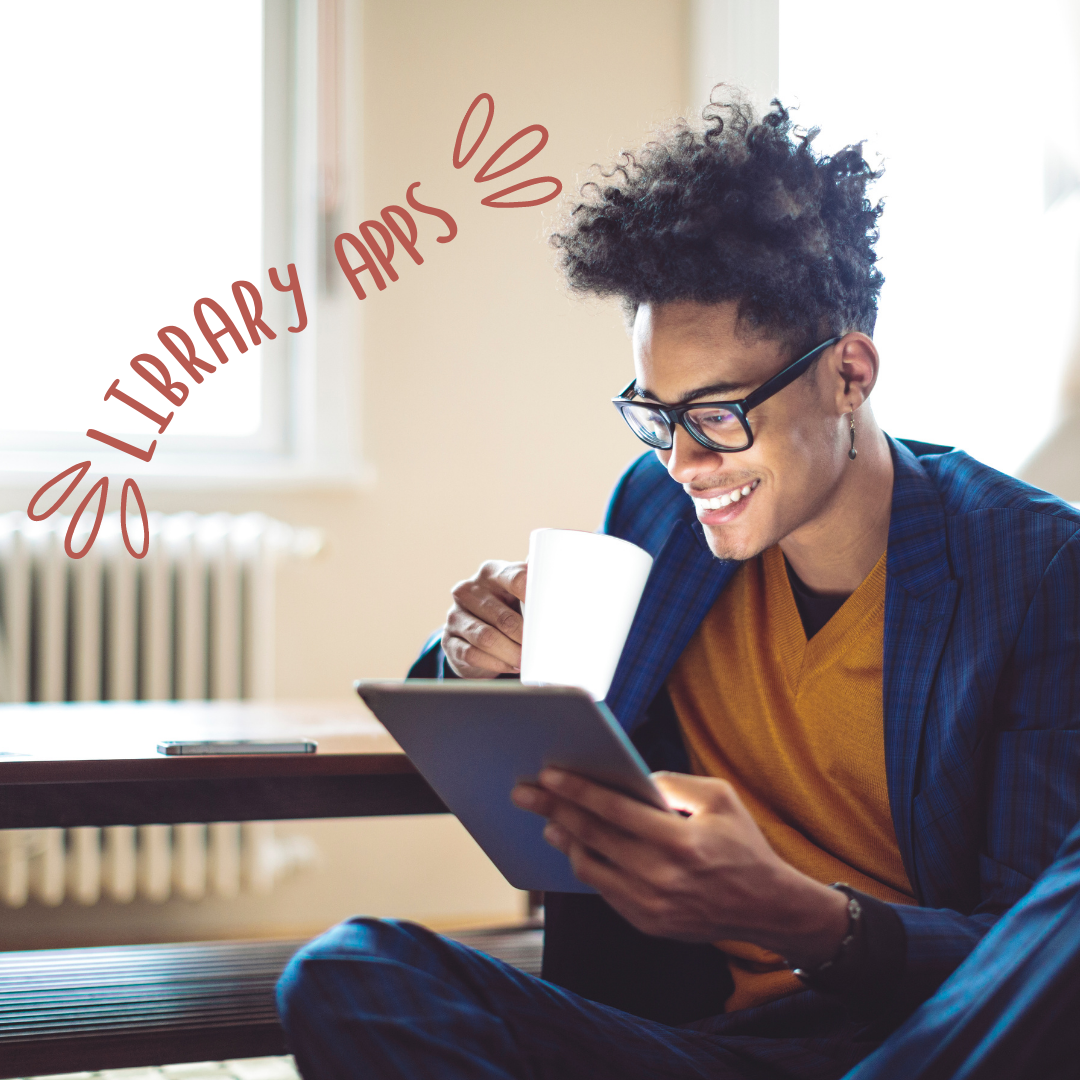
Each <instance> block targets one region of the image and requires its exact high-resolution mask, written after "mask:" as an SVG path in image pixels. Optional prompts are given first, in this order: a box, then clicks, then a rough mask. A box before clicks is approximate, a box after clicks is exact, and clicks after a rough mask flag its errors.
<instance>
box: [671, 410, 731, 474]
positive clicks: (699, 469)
mask: <svg viewBox="0 0 1080 1080" xmlns="http://www.w3.org/2000/svg"><path fill="white" fill-rule="evenodd" d="M665 454H666V455H667V456H666V457H665V456H664V455H665ZM661 460H662V461H663V462H664V464H665V465H666V466H667V471H668V475H669V476H670V477H671V478H672V480H676V481H678V483H680V484H688V483H690V482H691V481H692V480H693V479H694V477H696V476H699V475H700V474H702V473H704V472H708V473H715V472H716V471H717V470H718V469H719V468H720V466H721V465H722V464H723V461H724V455H723V454H721V453H719V452H718V451H716V450H710V449H708V447H705V446H702V445H701V443H699V442H698V441H697V440H696V439H694V438H691V436H690V433H689V432H688V431H686V429H685V428H684V427H683V426H682V424H677V425H676V427H675V436H674V438H673V440H672V446H671V449H670V450H665V451H663V453H662V454H661Z"/></svg>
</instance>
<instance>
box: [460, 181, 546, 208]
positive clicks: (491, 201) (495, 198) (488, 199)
mask: <svg viewBox="0 0 1080 1080" xmlns="http://www.w3.org/2000/svg"><path fill="white" fill-rule="evenodd" d="M534 184H554V185H555V188H554V190H553V191H551V192H549V193H548V194H547V195H541V196H540V198H538V199H527V200H526V199H516V200H514V201H513V202H501V201H500V200H501V199H502V198H503V197H504V196H505V195H513V194H514V192H515V191H523V190H524V189H525V188H531V187H532V186H533V185H534ZM560 191H562V184H560V183H559V181H558V180H556V179H555V177H554V176H537V177H534V178H533V179H532V180H522V181H521V183H520V184H514V185H513V187H507V188H503V189H502V191H495V192H492V193H491V194H490V195H487V196H485V197H484V198H483V199H481V200H480V205H481V206H493V207H495V208H496V209H497V210H515V209H518V208H519V207H525V206H539V205H540V204H541V203H546V202H550V201H551V200H552V199H554V198H555V196H556V195H558V194H559V192H560Z"/></svg>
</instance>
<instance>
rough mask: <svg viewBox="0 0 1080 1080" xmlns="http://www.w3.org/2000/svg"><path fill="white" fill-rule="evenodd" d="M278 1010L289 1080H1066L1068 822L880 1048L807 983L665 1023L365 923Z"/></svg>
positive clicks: (294, 968) (1074, 885)
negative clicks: (1023, 883) (1050, 858)
mask: <svg viewBox="0 0 1080 1080" xmlns="http://www.w3.org/2000/svg"><path fill="white" fill-rule="evenodd" d="M278 1007H279V1011H280V1013H281V1018H282V1022H283V1023H284V1025H285V1030H286V1034H287V1036H288V1041H289V1045H290V1047H291V1048H292V1050H293V1052H294V1053H295V1055H296V1059H297V1063H298V1064H299V1066H300V1071H301V1072H302V1073H303V1075H304V1077H305V1078H306V1080H345V1078H349V1080H353V1078H359V1077H371V1078H373V1080H391V1078H397V1077H403V1078H404V1077H408V1078H409V1080H511V1078H513V1080H525V1078H528V1080H578V1078H580V1080H586V1078H587V1080H609V1078H610V1080H646V1078H647V1080H657V1078H664V1080H683V1078H690V1077H694V1078H706V1077H707V1078H709V1080H729V1078H743V1080H758V1078H761V1080H766V1078H768V1080H832V1078H836V1077H840V1076H844V1075H847V1074H848V1072H849V1070H851V1069H854V1072H851V1073H850V1076H849V1080H899V1078H903V1080H946V1078H954V1080H1000V1078H1002V1077H1009V1078H1010V1080H1024V1078H1026V1077H1033V1078H1038V1080H1059V1078H1060V1080H1064V1078H1065V1077H1074V1078H1075V1077H1077V1076H1080V826H1078V827H1077V828H1076V829H1074V830H1073V832H1072V833H1071V834H1070V836H1069V838H1068V839H1067V840H1066V842H1065V844H1064V846H1063V848H1062V850H1061V852H1060V853H1059V856H1058V859H1057V860H1056V861H1055V863H1054V864H1053V865H1052V866H1051V867H1050V868H1049V869H1048V870H1047V871H1046V873H1044V874H1043V875H1042V877H1041V878H1040V879H1039V881H1038V882H1037V883H1036V885H1035V886H1034V888H1033V889H1032V890H1031V891H1030V892H1029V893H1028V894H1027V896H1025V897H1024V899H1023V900H1021V901H1020V903H1019V904H1017V905H1016V906H1015V907H1014V908H1013V909H1012V910H1011V911H1010V912H1009V913H1008V914H1007V915H1006V916H1005V917H1004V918H1003V919H1002V920H1001V921H1000V922H999V923H998V924H997V925H996V926H995V927H994V929H993V930H991V932H990V933H989V934H987V935H986V937H985V938H984V939H983V940H982V941H981V942H980V943H979V945H978V946H977V947H976V949H975V950H974V951H973V952H972V954H971V956H970V957H969V958H968V959H967V960H966V961H965V962H964V963H963V964H962V965H961V966H960V967H959V968H957V970H956V971H955V973H954V974H953V975H952V976H951V977H950V978H949V980H948V981H947V982H946V983H944V984H943V985H942V987H941V989H940V990H939V991H938V993H937V994H935V995H934V997H932V998H931V999H930V1000H929V1001H927V1002H926V1003H925V1004H924V1005H923V1006H921V1008H920V1009H919V1010H918V1011H917V1012H915V1014H914V1015H913V1016H911V1018H910V1019H909V1020H908V1021H907V1022H906V1023H905V1024H904V1025H903V1026H902V1027H901V1028H900V1029H899V1030H898V1031H896V1032H895V1033H894V1034H892V1035H891V1036H890V1037H889V1038H888V1039H887V1041H886V1042H885V1043H884V1044H883V1045H881V1047H880V1049H876V1047H877V1042H876V1039H875V1036H874V1034H873V1033H872V1031H871V1029H868V1028H865V1027H861V1026H860V1025H859V1024H857V1023H855V1022H854V1021H852V1020H850V1019H848V1018H847V1016H846V1014H845V1012H844V1010H843V1008H842V1007H841V1006H840V1005H839V1004H838V1003H836V1002H834V1001H833V1000H832V999H830V998H828V997H826V996H825V995H821V994H817V993H814V992H812V991H805V992H803V993H800V994H797V995H795V996H794V997H791V998H786V999H783V1000H781V1001H778V1002H773V1003H772V1004H770V1005H765V1006H762V1007H761V1008H758V1009H747V1010H744V1011H742V1012H737V1013H732V1014H730V1015H722V1016H717V1017H711V1018H709V1019H706V1020H697V1021H694V1022H693V1023H691V1024H686V1025H682V1026H678V1027H673V1026H668V1025H664V1024H660V1023H656V1022H654V1021H650V1020H642V1019H641V1018H639V1017H636V1016H632V1015H630V1014H629V1013H624V1012H620V1011H619V1010H618V1009H613V1008H610V1007H608V1006H605V1005H599V1004H597V1003H595V1002H592V1001H589V1000H587V999H585V998H582V997H579V996H577V995H576V994H573V993H570V992H569V991H567V990H563V989H561V988H559V987H557V986H554V985H552V984H551V983H546V982H543V981H542V980H540V979H537V978H534V977H532V976H530V975H525V974H523V973H522V972H520V971H517V970H516V969H515V968H512V967H510V966H509V965H507V964H503V963H501V962H500V961H498V960H495V959H493V958H491V957H489V956H485V955H484V954H482V953H478V952H476V951H475V950H473V949H470V948H468V947H466V946H463V945H459V944H457V943H455V942H452V941H448V940H446V939H445V938H441V937H439V936H438V935H436V934H432V933H431V932H430V931H427V930H425V929H423V928H422V927H419V926H414V925H411V924H408V923H399V922H393V921H381V920H377V919H354V920H352V921H350V922H347V923H343V924H342V925H341V926H338V927H335V928H334V929H333V930H331V931H330V932H329V933H327V934H324V935H323V936H322V937H320V938H317V939H316V940H315V941H313V942H312V943H311V944H310V945H308V946H306V947H305V948H304V949H302V950H301V951H300V952H299V953H297V955H296V956H295V957H294V958H293V960H292V961H291V962H290V964H289V966H288V968H287V969H286V970H285V973H284V974H283V975H282V978H281V982H280V983H279V986H278ZM864 1059H865V1060H864ZM860 1062H861V1064H860Z"/></svg>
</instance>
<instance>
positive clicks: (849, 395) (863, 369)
mask: <svg viewBox="0 0 1080 1080" xmlns="http://www.w3.org/2000/svg"><path fill="white" fill-rule="evenodd" d="M826 356H827V357H828V359H827V360H826V363H827V364H828V365H829V369H830V370H831V371H833V372H835V374H836V380H835V382H836V408H837V412H840V413H846V412H848V411H850V409H851V408H852V406H854V407H855V408H856V409H858V408H859V407H860V406H861V405H862V403H863V402H864V401H866V399H867V398H868V397H869V396H870V392H871V391H872V390H873V389H874V384H875V383H876V382H877V377H878V368H879V365H880V360H879V357H878V351H877V346H876V345H875V344H874V342H873V340H872V339H871V338H869V337H867V336H866V334H860V333H858V332H857V331H854V332H852V333H850V334H845V335H844V336H843V337H842V338H841V339H840V340H839V341H838V342H837V343H836V344H835V345H834V346H833V347H832V348H831V349H830V350H829V352H828V353H827V354H826Z"/></svg>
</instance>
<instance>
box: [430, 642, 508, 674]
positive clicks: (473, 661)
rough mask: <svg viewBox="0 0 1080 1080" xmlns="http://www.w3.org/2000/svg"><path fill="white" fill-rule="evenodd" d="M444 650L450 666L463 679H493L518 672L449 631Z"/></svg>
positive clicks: (443, 644) (443, 645)
mask: <svg viewBox="0 0 1080 1080" xmlns="http://www.w3.org/2000/svg"><path fill="white" fill-rule="evenodd" d="M442 648H443V652H444V653H445V654H446V659H447V660H448V661H449V663H450V666H451V667H452V668H453V669H454V671H455V672H457V674H458V675H460V676H461V677H462V678H463V679H493V678H495V676H496V675H502V674H504V673H506V674H513V673H516V671H517V668H516V667H514V666H512V665H510V664H507V663H504V662H503V661H502V660H500V659H499V658H498V657H497V656H492V655H491V654H490V653H486V652H484V651H483V650H482V649H479V648H477V646H475V645H473V644H471V643H470V642H468V641H466V640H465V639H464V638H461V637H457V636H456V635H454V634H452V633H450V632H449V631H447V630H444V631H443V638H442Z"/></svg>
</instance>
